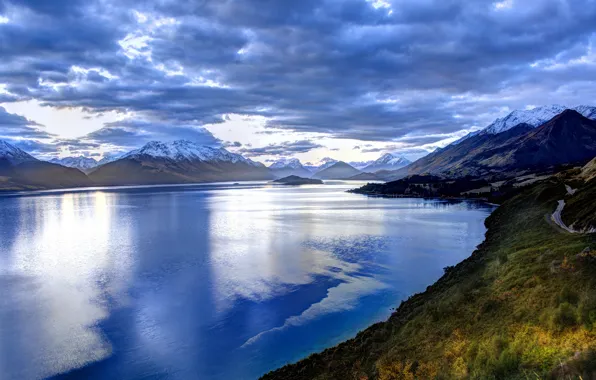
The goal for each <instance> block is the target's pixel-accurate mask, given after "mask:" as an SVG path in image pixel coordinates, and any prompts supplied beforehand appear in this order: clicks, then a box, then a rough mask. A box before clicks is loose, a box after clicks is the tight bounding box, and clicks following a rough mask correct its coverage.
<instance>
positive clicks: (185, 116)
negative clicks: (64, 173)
mask: <svg viewBox="0 0 596 380" xmlns="http://www.w3.org/2000/svg"><path fill="white" fill-rule="evenodd" d="M0 57H2V59H1V60H0V139H4V140H7V141H9V142H11V143H14V144H16V145H17V146H19V147H20V148H22V149H25V150H26V151H28V152H30V153H32V154H34V155H36V156H38V157H41V158H49V157H55V156H60V157H63V156H70V155H86V156H92V157H96V158H100V157H101V156H103V155H106V154H117V153H119V152H124V151H128V150H131V149H134V148H137V147H140V146H142V145H143V144H145V143H147V142H148V141H152V140H162V141H168V140H175V139H188V140H192V141H195V142H197V143H200V144H205V145H211V146H223V147H226V149H228V150H230V151H233V152H237V153H241V154H243V155H245V156H246V157H250V158H252V159H255V160H259V161H262V162H268V161H272V160H275V159H277V158H281V157H297V158H300V159H301V160H302V161H303V162H313V163H316V162H318V161H320V160H321V159H322V158H324V157H334V158H336V159H341V160H345V161H366V160H371V159H375V158H377V157H378V156H380V155H381V154H383V153H386V152H393V153H396V154H400V155H404V156H405V157H407V158H409V159H416V158H419V157H421V156H423V155H425V154H427V153H428V152H430V151H433V150H435V149H436V148H437V147H442V146H445V145H447V144H448V143H450V142H452V141H454V140H456V139H458V138H460V137H462V136H464V135H465V134H467V133H469V132H470V131H474V130H477V129H479V128H482V127H485V126H486V125H488V124H490V122H492V121H493V120H494V119H496V118H497V117H502V116H505V115H506V114H507V113H509V112H511V111H512V110H514V109H527V108H532V107H535V106H539V105H546V104H562V105H566V106H570V107H571V106H576V105H580V104H589V105H594V104H595V103H596V102H595V101H594V99H595V98H596V1H595V0H569V1H565V0H534V1H521V0H504V1H488V0H475V1H469V0H415V1H406V0H375V1H369V0H301V1H282V0H186V1H180V0H176V1H174V0H143V1H140V0H136V1H134V0H52V1H47V0H0Z"/></svg>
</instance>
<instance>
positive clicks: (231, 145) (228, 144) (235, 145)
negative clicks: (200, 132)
mask: <svg viewBox="0 0 596 380" xmlns="http://www.w3.org/2000/svg"><path fill="white" fill-rule="evenodd" d="M223 146H224V147H225V148H240V147H241V146H242V143H241V142H240V141H233V142H232V141H226V142H225V143H224V144H223Z"/></svg>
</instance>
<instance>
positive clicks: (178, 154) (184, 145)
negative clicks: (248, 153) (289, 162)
mask: <svg viewBox="0 0 596 380" xmlns="http://www.w3.org/2000/svg"><path fill="white" fill-rule="evenodd" d="M142 156H150V157H153V158H164V159H169V160H173V161H202V162H228V163H232V164H235V163H238V162H242V163H245V164H248V165H251V166H255V167H262V164H260V163H258V162H254V161H252V160H250V159H248V158H244V157H242V156H241V155H239V154H236V153H230V152H228V151H227V150H225V149H224V148H212V147H210V146H204V145H199V144H196V143H194V142H192V141H188V140H176V141H172V142H161V141H151V142H148V143H147V144H145V145H144V146H143V147H142V148H140V149H135V150H133V151H130V152H128V153H126V154H124V155H123V156H121V157H120V159H124V158H138V157H142Z"/></svg>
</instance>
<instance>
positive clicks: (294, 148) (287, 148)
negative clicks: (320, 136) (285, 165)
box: [237, 140, 324, 157]
mask: <svg viewBox="0 0 596 380" xmlns="http://www.w3.org/2000/svg"><path fill="white" fill-rule="evenodd" d="M317 148H324V146H323V145H320V144H316V143H313V142H312V141H309V140H300V141H293V142H289V141H286V142H283V143H281V144H270V145H267V146H264V147H260V148H242V149H239V150H238V151H237V152H238V153H241V154H244V155H246V156H248V157H256V156H292V155H294V154H296V153H306V152H310V151H311V150H313V149H317Z"/></svg>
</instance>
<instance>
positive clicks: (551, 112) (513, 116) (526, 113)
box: [452, 104, 596, 145]
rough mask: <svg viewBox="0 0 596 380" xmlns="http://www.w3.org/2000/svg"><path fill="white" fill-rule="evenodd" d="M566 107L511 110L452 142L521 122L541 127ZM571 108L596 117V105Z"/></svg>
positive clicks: (494, 132)
mask: <svg viewBox="0 0 596 380" xmlns="http://www.w3.org/2000/svg"><path fill="white" fill-rule="evenodd" d="M566 109H568V108H567V107H564V106H561V105H557V104H553V105H548V106H541V107H536V108H532V109H530V110H515V111H513V112H511V113H510V114H509V115H507V116H505V117H502V118H499V119H497V120H495V121H494V122H492V124H490V125H489V126H487V127H486V128H484V129H482V130H480V131H475V132H472V133H469V134H468V135H466V136H464V137H462V138H461V139H459V140H457V141H455V142H454V143H452V145H457V144H459V143H461V142H462V141H464V140H466V139H468V138H470V137H474V136H477V135H479V134H490V135H496V134H499V133H501V132H505V131H507V130H509V129H511V128H513V127H515V126H517V125H520V124H528V125H530V126H532V127H539V126H541V125H542V124H544V123H546V122H547V121H549V120H550V119H552V118H553V117H555V116H557V115H559V114H560V113H562V112H563V111H565V110H566ZM569 109H571V110H574V111H577V112H579V113H580V114H582V115H583V116H584V117H587V118H589V119H593V120H594V119H596V107H592V106H585V105H583V106H577V107H573V108H569Z"/></svg>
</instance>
